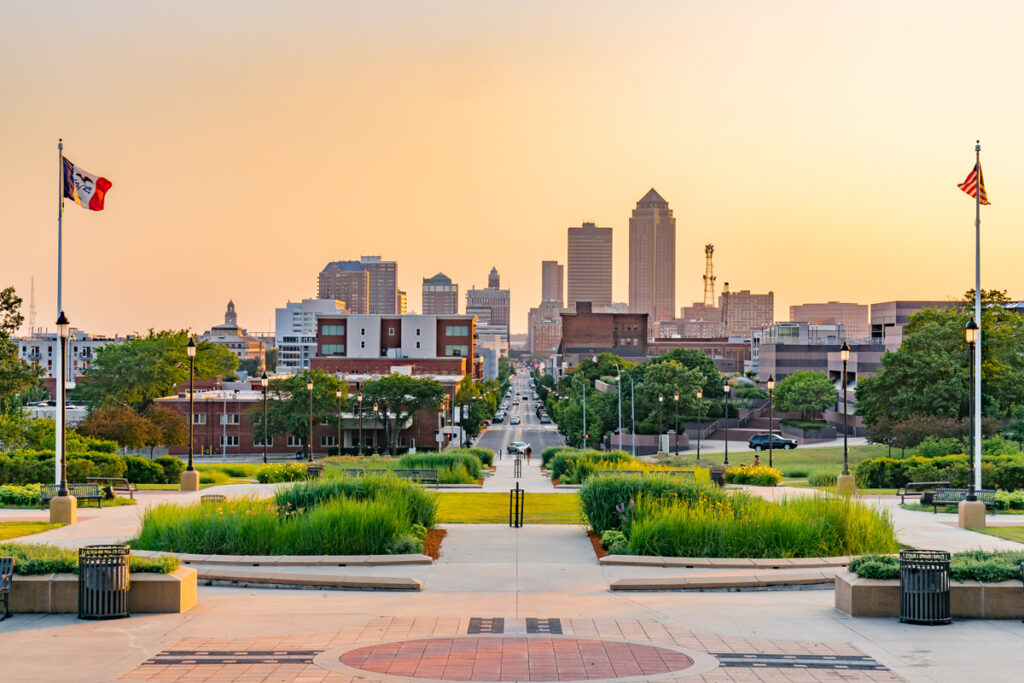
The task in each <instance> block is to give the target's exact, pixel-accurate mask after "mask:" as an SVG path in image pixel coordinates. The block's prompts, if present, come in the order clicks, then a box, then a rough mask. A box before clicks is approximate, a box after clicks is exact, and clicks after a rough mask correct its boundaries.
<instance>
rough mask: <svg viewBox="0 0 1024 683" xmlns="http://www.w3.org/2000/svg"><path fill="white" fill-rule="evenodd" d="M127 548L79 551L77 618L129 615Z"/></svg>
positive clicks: (83, 549) (84, 548) (113, 547)
mask: <svg viewBox="0 0 1024 683" xmlns="http://www.w3.org/2000/svg"><path fill="white" fill-rule="evenodd" d="M130 555H131V548H130V547H129V546H127V545H87V546H84V547H81V548H79V549H78V618H79V619H117V618H120V617H127V616H128V589H129V588H130V587H131V574H130V572H129V568H128V557H129V556H130Z"/></svg>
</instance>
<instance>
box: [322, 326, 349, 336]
mask: <svg viewBox="0 0 1024 683" xmlns="http://www.w3.org/2000/svg"><path fill="white" fill-rule="evenodd" d="M323 334H324V335H325V336H329V337H343V336H345V326H344V325H324V326H323Z"/></svg>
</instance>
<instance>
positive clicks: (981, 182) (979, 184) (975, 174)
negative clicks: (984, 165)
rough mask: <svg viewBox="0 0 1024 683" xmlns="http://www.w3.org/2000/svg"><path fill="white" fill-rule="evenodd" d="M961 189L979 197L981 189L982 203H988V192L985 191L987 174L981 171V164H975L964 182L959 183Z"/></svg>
mask: <svg viewBox="0 0 1024 683" xmlns="http://www.w3.org/2000/svg"><path fill="white" fill-rule="evenodd" d="M957 187H959V188H960V189H961V190H963V191H964V192H966V193H967V194H969V195H971V196H972V197H975V198H977V196H978V192H979V189H978V188H981V189H980V192H981V203H982V204H988V203H989V201H988V193H987V192H985V176H984V175H983V174H982V172H981V164H975V165H974V168H973V169H971V172H970V173H968V174H967V178H965V179H964V181H963V182H962V183H960V184H959V185H957Z"/></svg>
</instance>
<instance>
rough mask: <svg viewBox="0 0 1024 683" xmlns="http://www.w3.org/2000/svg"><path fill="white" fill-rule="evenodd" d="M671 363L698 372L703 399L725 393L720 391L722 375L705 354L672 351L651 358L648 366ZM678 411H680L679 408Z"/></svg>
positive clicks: (686, 350) (720, 395)
mask: <svg viewBox="0 0 1024 683" xmlns="http://www.w3.org/2000/svg"><path fill="white" fill-rule="evenodd" d="M672 361H675V362H677V363H680V364H681V365H682V366H683V367H685V368H689V369H691V370H697V371H699V372H700V374H701V376H702V378H703V382H702V383H701V385H700V386H701V389H702V390H703V392H704V398H721V397H722V395H723V394H724V393H725V392H724V391H723V390H722V385H723V382H722V375H721V373H720V372H718V368H716V367H715V361H714V360H712V359H711V357H710V356H708V355H707V354H705V353H701V352H700V351H697V350H696V349H672V350H671V351H669V352H668V353H666V354H664V355H661V356H656V357H655V358H652V359H651V360H650V362H649V363H648V365H649V366H651V367H653V366H655V365H657V364H658V363H667V362H672ZM694 390H696V388H694ZM680 400H682V397H680ZM680 409H682V407H681V406H680Z"/></svg>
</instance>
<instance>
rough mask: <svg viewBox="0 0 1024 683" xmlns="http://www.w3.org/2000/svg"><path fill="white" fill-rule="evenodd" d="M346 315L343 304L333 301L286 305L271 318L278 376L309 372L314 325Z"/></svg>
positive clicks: (305, 300)
mask: <svg viewBox="0 0 1024 683" xmlns="http://www.w3.org/2000/svg"><path fill="white" fill-rule="evenodd" d="M344 313H346V309H345V303H344V302H342V301H338V300H336V299H303V300H302V301H289V302H288V303H287V304H286V305H285V306H284V308H278V309H277V310H276V312H275V316H274V340H275V342H276V345H277V370H276V371H277V373H278V374H286V375H290V374H294V373H296V372H300V371H302V370H308V369H309V359H310V358H312V357H313V356H315V355H316V321H317V318H318V317H320V316H323V315H338V314H344Z"/></svg>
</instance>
